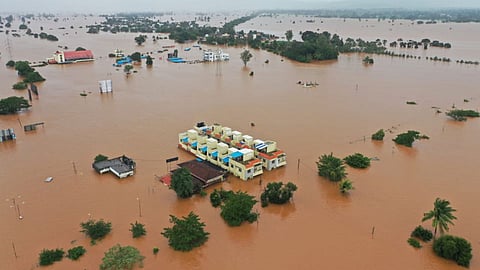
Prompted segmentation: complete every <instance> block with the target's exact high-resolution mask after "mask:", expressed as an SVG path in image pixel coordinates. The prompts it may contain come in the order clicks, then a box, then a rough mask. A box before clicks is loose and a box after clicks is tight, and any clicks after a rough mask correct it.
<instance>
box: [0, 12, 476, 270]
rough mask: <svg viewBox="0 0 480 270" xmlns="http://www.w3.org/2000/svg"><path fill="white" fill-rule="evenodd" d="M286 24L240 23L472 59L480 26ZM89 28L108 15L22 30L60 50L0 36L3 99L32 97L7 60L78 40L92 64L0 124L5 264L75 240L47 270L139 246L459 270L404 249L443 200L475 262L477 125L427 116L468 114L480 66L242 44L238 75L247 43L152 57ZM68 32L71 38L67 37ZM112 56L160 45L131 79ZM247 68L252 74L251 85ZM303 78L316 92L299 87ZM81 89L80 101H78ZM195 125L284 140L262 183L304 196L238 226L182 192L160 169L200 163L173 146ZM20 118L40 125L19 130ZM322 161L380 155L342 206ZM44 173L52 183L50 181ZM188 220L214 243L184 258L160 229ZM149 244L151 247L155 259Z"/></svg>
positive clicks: (280, 261) (236, 184)
mask: <svg viewBox="0 0 480 270" xmlns="http://www.w3.org/2000/svg"><path fill="white" fill-rule="evenodd" d="M282 18H283V19H282V23H275V21H276V20H279V19H278V18H258V19H254V20H253V21H251V22H247V23H246V24H244V25H241V26H240V27H239V29H248V28H252V29H257V30H260V31H265V32H271V33H276V34H278V35H280V36H281V35H283V33H285V31H286V30H289V29H293V30H294V32H295V33H298V31H300V30H302V31H305V30H315V29H316V28H320V30H321V31H323V30H327V31H330V32H332V33H335V32H338V34H339V35H340V36H342V37H348V36H351V37H355V38H356V37H361V38H364V39H366V40H370V39H376V38H380V39H384V38H386V39H389V40H394V39H396V38H398V37H403V38H405V39H410V38H412V39H413V38H424V37H427V38H431V39H432V40H433V39H438V40H441V41H445V42H450V43H452V48H451V49H449V50H441V49H435V50H434V49H429V50H428V51H427V52H421V50H417V53H419V54H422V53H427V54H430V53H431V54H432V56H442V57H443V56H447V57H452V58H453V59H457V58H458V59H469V60H480V59H479V57H480V55H479V53H478V45H479V43H480V33H478V32H480V25H479V24H438V25H428V26H427V25H423V26H422V27H431V30H430V29H426V28H420V26H417V25H414V26H408V25H407V24H408V23H409V22H407V21H404V24H403V25H402V26H404V27H403V28H401V29H397V28H396V27H398V28H400V26H399V24H398V25H397V23H399V22H395V24H396V26H388V24H387V22H382V23H381V22H377V21H374V22H369V23H368V24H373V25H375V27H370V26H369V27H368V28H367V27H365V24H366V23H364V22H358V21H354V20H347V24H346V25H342V23H343V19H325V20H324V21H325V22H324V25H329V27H322V26H320V25H318V26H317V25H312V24H311V23H305V21H303V22H296V23H295V28H292V24H291V23H290V20H294V17H286V16H284V17H282ZM295 20H298V19H295ZM95 21H98V22H100V18H92V17H88V18H83V17H77V18H75V19H70V20H69V21H64V20H60V21H59V22H57V23H54V22H53V21H33V22H32V26H31V27H32V30H34V32H40V31H39V27H40V26H44V27H45V30H46V32H48V33H52V34H55V35H57V36H58V37H59V39H60V40H59V41H58V42H49V41H45V40H39V39H34V38H32V37H28V36H21V37H20V38H14V37H11V36H10V35H8V36H7V35H5V34H4V33H2V35H0V44H2V46H1V49H0V52H1V59H0V69H2V71H1V72H0V98H4V97H8V96H11V95H20V96H24V97H26V98H27V97H28V95H27V92H25V91H15V90H12V89H11V86H12V85H13V84H14V83H15V82H16V81H17V80H19V78H18V77H17V75H16V72H15V71H14V70H10V69H7V68H5V63H6V62H7V61H8V60H9V59H10V57H9V54H11V55H12V58H13V59H14V60H29V61H39V60H44V59H45V58H46V57H49V56H51V54H52V53H53V52H55V51H56V50H58V49H59V48H58V46H68V47H69V48H70V49H75V48H76V47H79V46H81V47H84V48H87V49H91V50H92V51H93V53H94V55H95V61H94V62H90V63H80V64H71V65H49V66H46V67H39V68H36V69H37V70H38V71H39V72H40V74H42V76H44V77H45V78H46V79H47V80H46V81H45V82H43V83H41V84H38V87H39V97H38V99H37V98H34V100H33V102H32V105H33V106H32V107H31V109H30V110H29V111H28V112H24V113H21V114H18V115H9V116H0V129H5V128H14V129H15V131H16V134H17V140H16V141H12V142H6V143H0V185H1V187H2V188H1V189H0V217H1V220H2V222H1V223H0V240H1V241H0V262H2V263H1V264H2V267H0V268H2V269H33V268H35V267H36V264H37V262H38V254H39V253H40V251H41V250H42V249H44V248H48V249H52V248H63V249H65V250H67V249H69V248H71V247H73V246H76V245H83V246H85V247H86V249H87V253H86V255H85V256H84V257H82V258H81V259H80V260H79V261H77V262H72V261H70V260H68V259H64V260H63V261H62V262H59V263H56V264H54V265H53V266H50V267H46V268H45V269H98V265H99V264H100V263H101V258H102V257H103V255H104V252H105V251H106V250H108V249H109V248H110V247H111V246H113V245H115V244H117V243H120V244H122V245H132V246H135V247H137V248H138V249H139V250H140V251H141V252H142V254H143V255H144V256H145V257H146V259H145V267H144V268H145V269H159V268H163V269H245V268H249V269H291V268H297V269H320V268H322V269H399V270H400V269H402V270H403V269H429V270H434V269H435V270H438V269H440V270H452V269H463V268H461V267H459V266H457V265H456V264H455V263H454V262H450V261H446V260H444V259H441V258H438V257H437V256H436V255H435V254H434V253H433V251H432V250H431V244H425V246H424V248H422V249H420V250H415V249H413V248H412V247H411V246H409V245H408V244H407V242H406V240H407V238H408V237H409V235H410V232H411V231H412V230H413V228H414V227H416V226H417V225H419V224H420V221H421V218H422V217H423V213H424V212H427V211H429V210H430V209H431V208H432V207H433V202H434V200H435V198H437V197H440V198H444V199H448V200H449V201H450V202H451V204H452V206H453V208H455V209H457V212H456V216H457V218H458V220H456V221H455V226H451V229H450V232H451V233H452V234H453V235H458V236H461V237H464V238H466V239H467V240H469V241H470V242H471V244H472V247H473V259H472V261H471V266H470V268H471V269H477V268H480V260H479V255H480V254H479V253H478V252H479V250H480V232H479V231H478V224H480V215H478V207H477V205H478V204H479V203H480V199H479V197H478V189H479V188H480V182H479V181H478V178H479V173H478V160H477V156H478V152H479V150H480V142H479V140H478V135H479V134H480V122H479V120H478V119H469V120H468V121H466V122H462V123H457V122H454V121H452V120H450V119H448V118H447V117H446V116H445V114H443V113H441V114H437V113H436V109H433V108H432V107H439V108H440V110H442V111H446V110H448V109H450V108H451V107H452V106H453V105H455V106H456V107H457V108H462V109H474V110H478V109H479V108H480V91H479V88H478V85H480V76H478V74H479V71H480V67H478V66H474V65H461V64H457V63H434V62H430V61H426V60H424V59H422V60H416V59H402V58H392V57H389V56H376V55H374V56H373V58H374V59H375V64H374V65H370V66H365V65H363V64H362V59H363V57H364V55H358V54H348V55H340V57H339V59H338V61H328V62H324V63H312V64H301V63H296V62H292V61H289V60H287V59H283V58H282V57H280V56H277V55H273V54H270V53H268V52H265V51H258V50H252V53H253V55H254V57H253V58H252V60H251V61H250V62H249V63H248V65H247V67H243V63H242V62H241V60H240V57H239V55H240V53H241V51H242V50H243V48H226V47H225V48H222V49H223V50H224V51H225V52H227V53H229V54H230V58H231V60H230V61H229V62H225V63H218V64H215V63H204V64H173V63H169V62H167V61H166V54H165V53H163V54H161V53H157V51H158V50H161V46H162V45H169V44H172V42H171V41H168V40H162V41H159V42H157V43H153V42H152V41H151V39H148V41H147V42H146V43H145V45H143V46H137V45H136V44H135V42H134V37H135V36H136V34H116V35H113V34H108V33H100V34H98V35H89V34H86V33H85V32H86V30H85V28H82V29H80V28H78V26H80V25H83V26H84V25H85V24H87V23H88V24H90V23H94V22H95ZM316 21H319V18H316ZM337 21H338V22H337ZM15 22H16V23H18V20H17V21H15ZM252 23H253V25H252ZM377 24H378V25H377ZM15 25H16V24H14V27H15ZM70 25H74V26H75V27H74V29H70V28H69V26H70ZM61 26H65V27H66V28H67V29H66V30H59V29H58V27H61ZM310 26H312V27H313V28H312V29H308V27H310ZM389 28H393V29H392V30H389ZM450 28H451V30H450ZM48 29H51V30H48ZM75 32H76V34H75ZM67 33H68V34H67ZM467 33H468V35H467ZM149 36H150V35H149ZM7 37H8V38H7ZM7 44H9V46H10V51H9V50H7V46H6V45H7ZM457 44H458V46H457ZM189 46H191V44H186V45H177V47H176V48H177V49H178V50H179V53H180V56H181V57H185V58H186V59H188V60H194V59H199V58H200V57H201V56H202V51H200V50H198V49H196V48H192V50H191V51H189V52H185V51H184V50H183V49H184V48H186V47H189ZM117 48H118V49H123V50H124V51H125V52H126V53H133V52H135V51H140V52H153V56H154V65H153V67H152V68H147V67H146V65H145V63H143V64H142V65H141V66H135V70H137V71H138V72H137V73H133V74H131V75H130V76H128V77H127V76H126V75H125V74H124V73H123V69H122V68H115V67H113V66H112V64H113V62H114V61H113V60H112V59H110V58H108V57H107V55H108V53H109V52H112V51H113V50H115V49H117ZM207 48H208V47H205V46H204V47H203V49H207ZM210 48H211V49H217V48H216V47H210ZM160 58H161V59H160ZM267 59H268V60H269V63H268V64H266V63H265V60H267ZM250 71H254V76H249V75H248V74H249V73H250ZM104 79H111V80H112V81H113V88H114V92H113V94H103V95H101V94H99V93H98V81H99V80H104ZM298 81H307V82H310V81H311V82H316V83H318V84H319V85H318V86H317V87H312V88H303V87H302V86H299V85H298V84H297V82H298ZM83 91H86V92H87V93H89V94H88V95H87V96H86V97H82V96H80V95H79V94H80V93H82V92H83ZM90 92H91V93H90ZM464 99H467V100H468V101H469V102H464ZM406 101H416V102H417V104H418V105H416V106H412V105H407V104H405V102H406ZM199 121H206V122H207V123H213V122H217V123H221V124H223V125H225V126H230V127H232V128H233V129H235V130H239V131H241V132H243V133H244V134H249V135H251V136H253V137H254V138H261V139H271V140H275V141H277V143H278V146H279V148H281V149H282V150H285V152H286V153H287V161H288V162H289V163H288V165H287V166H286V167H284V168H282V169H278V170H276V171H272V172H266V173H265V174H263V176H262V180H263V185H265V183H267V182H269V181H284V182H287V181H291V182H294V183H295V184H296V185H297V186H298V187H299V189H298V191H297V192H296V193H295V196H294V201H293V202H292V203H291V204H288V205H284V206H269V207H267V208H261V207H260V205H259V204H257V205H256V206H255V207H254V208H256V209H257V210H258V211H259V212H260V219H259V222H258V223H254V224H243V225H242V226H241V227H238V228H231V227H228V226H227V225H226V223H225V222H224V221H223V219H222V218H221V217H220V213H219V209H215V208H213V207H212V206H211V205H210V202H209V199H208V197H206V198H200V197H198V196H197V197H194V198H191V199H187V200H179V199H177V197H176V195H175V193H174V192H173V191H171V190H168V188H167V187H165V186H164V185H163V184H161V183H159V182H158V181H156V180H155V176H156V175H163V174H166V173H167V167H166V164H165V159H167V158H170V157H174V156H179V158H180V161H186V160H190V159H193V156H191V155H189V154H187V153H185V152H183V151H181V150H179V149H177V147H176V146H177V134H178V133H179V132H182V131H185V130H187V129H189V128H190V127H192V126H193V125H194V124H195V123H196V122H199ZM20 122H21V123H22V124H30V123H35V122H45V125H44V127H38V129H37V131H35V132H29V133H24V132H23V130H22V129H21V127H20ZM251 122H254V123H255V127H252V126H250V123H251ZM380 128H383V129H389V130H391V133H387V135H386V137H385V140H384V142H380V143H373V142H371V141H370V139H369V137H370V135H371V134H372V133H374V132H375V131H377V130H378V129H380ZM407 130H418V131H420V132H421V133H423V134H426V135H428V136H429V137H430V139H429V140H422V141H419V142H416V143H415V144H414V147H413V148H411V149H410V148H405V147H400V146H396V145H395V144H394V143H393V142H392V141H391V139H392V138H394V137H395V136H396V134H399V133H402V132H405V131H407ZM331 152H333V153H334V155H336V156H339V157H345V156H347V155H350V154H353V153H355V152H360V153H363V154H364V155H367V156H369V157H378V159H379V160H378V161H373V162H372V166H371V167H370V168H369V169H367V170H356V169H352V168H348V169H347V171H348V174H349V175H348V177H349V179H351V180H352V181H353V182H354V186H355V190H353V191H352V192H351V194H350V195H349V196H342V195H341V194H340V193H339V191H338V188H337V186H336V185H335V184H333V183H330V182H329V181H327V180H325V179H323V178H320V177H319V176H318V175H317V170H316V164H315V162H316V161H317V160H318V157H319V156H320V155H322V154H328V153H331ZM97 154H104V155H107V156H109V157H116V156H120V155H123V154H125V155H127V156H129V157H132V158H133V159H134V160H135V161H136V162H137V170H136V174H135V176H133V177H129V178H127V179H125V180H117V179H116V178H115V176H113V175H109V174H105V175H98V174H97V173H96V172H95V171H94V170H93V169H92V167H91V163H92V161H93V158H94V157H95V156H96V155H97ZM297 164H299V166H297ZM48 176H52V177H54V180H53V182H51V183H45V182H44V181H43V180H44V179H45V178H46V177H48ZM259 183H260V181H259V178H255V179H253V180H251V181H248V182H243V181H242V180H240V179H238V178H235V177H232V176H231V177H229V179H228V181H227V182H225V183H223V184H221V185H217V186H214V187H213V188H220V187H223V188H225V189H233V190H239V189H240V190H244V191H248V192H249V193H250V194H252V195H255V196H257V197H258V196H259V195H260V193H261V189H262V186H260V185H259ZM213 188H210V189H208V190H207V192H210V191H212V190H213ZM13 199H15V204H16V205H18V209H16V207H13ZM18 211H20V212H21V215H22V216H23V217H24V218H23V219H22V220H19V218H18ZM190 211H194V212H195V213H197V214H198V215H199V216H200V218H201V219H202V221H204V222H205V223H206V230H207V231H208V232H210V233H211V235H210V238H209V240H208V241H207V242H206V244H205V245H204V246H202V247H200V248H197V249H195V250H193V251H191V252H188V253H182V252H176V251H173V250H172V249H171V248H169V246H168V243H167V240H166V239H165V238H163V236H162V235H160V232H161V231H162V230H163V228H165V227H167V226H170V224H169V221H168V219H169V214H173V215H176V216H181V215H187V214H188V213H189V212H190ZM89 218H93V219H100V218H103V219H105V220H106V221H110V222H112V226H113V229H112V233H111V234H110V235H108V236H107V237H106V238H105V239H104V240H102V241H100V242H98V243H97V244H96V245H94V246H91V245H90V243H89V239H87V238H86V237H85V236H84V235H83V234H82V233H80V232H79V231H80V225H79V224H80V222H84V221H86V220H88V219H89ZM135 221H139V222H141V223H144V224H145V225H146V229H147V236H146V237H144V238H143V239H139V240H134V239H132V238H131V233H130V232H129V231H128V230H129V228H130V223H134V222H135ZM423 225H424V226H425V227H427V228H430V225H431V224H430V223H425V224H423ZM373 227H374V228H375V233H374V234H373V236H372V228H373ZM13 246H14V247H15V251H16V255H15V253H14V250H13ZM154 246H157V247H159V249H160V252H159V253H158V254H157V255H156V256H154V255H153V254H152V248H153V247H154Z"/></svg>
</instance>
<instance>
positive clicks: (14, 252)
mask: <svg viewBox="0 0 480 270" xmlns="http://www.w3.org/2000/svg"><path fill="white" fill-rule="evenodd" d="M12 248H13V255H15V259H16V258H18V256H17V250H15V244H14V243H13V241H12Z"/></svg>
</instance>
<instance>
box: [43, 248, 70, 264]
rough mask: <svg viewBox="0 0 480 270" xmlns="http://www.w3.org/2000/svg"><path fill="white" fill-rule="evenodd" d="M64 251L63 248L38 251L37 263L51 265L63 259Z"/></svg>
mask: <svg viewBox="0 0 480 270" xmlns="http://www.w3.org/2000/svg"><path fill="white" fill-rule="evenodd" d="M64 254H65V251H63V249H59V248H57V249H44V250H42V252H40V258H39V264H40V265H41V266H45V265H51V264H53V263H54V262H59V261H61V260H62V259H63V255H64Z"/></svg>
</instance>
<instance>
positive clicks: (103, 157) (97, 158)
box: [94, 154, 108, 162]
mask: <svg viewBox="0 0 480 270" xmlns="http://www.w3.org/2000/svg"><path fill="white" fill-rule="evenodd" d="M105 160H108V157H107V156H104V155H102V154H98V155H97V156H96V157H95V159H94V162H100V161H105Z"/></svg>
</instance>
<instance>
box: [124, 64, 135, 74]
mask: <svg viewBox="0 0 480 270" xmlns="http://www.w3.org/2000/svg"><path fill="white" fill-rule="evenodd" d="M132 69H133V66H132V65H125V66H124V67H123V72H125V73H126V74H127V75H128V74H130V71H131V70H132Z"/></svg>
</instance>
